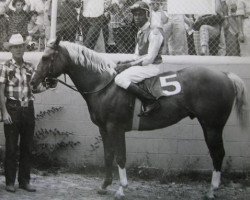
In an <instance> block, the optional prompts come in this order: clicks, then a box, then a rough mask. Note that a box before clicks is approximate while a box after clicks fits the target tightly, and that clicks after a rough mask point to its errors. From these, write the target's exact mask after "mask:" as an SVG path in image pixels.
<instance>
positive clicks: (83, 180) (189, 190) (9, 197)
mask: <svg viewBox="0 0 250 200" xmlns="http://www.w3.org/2000/svg"><path fill="white" fill-rule="evenodd" d="M101 182H102V178H100V177H99V175H98V176H97V175H82V174H71V173H59V174H56V175H55V174H42V173H40V174H39V173H38V174H32V180H31V183H32V184H33V185H35V186H36V188H37V192H36V193H29V192H26V191H24V190H21V189H17V191H16V193H14V194H12V193H9V192H7V191H5V184H4V176H3V175H1V176H0V199H1V200H47V199H48V200H111V199H114V194H115V191H116V189H118V187H119V183H118V180H117V179H115V180H114V182H113V184H112V186H111V187H110V188H109V192H108V194H107V195H104V196H102V195H99V194H97V189H98V187H99V186H100V184H101ZM16 187H17V186H16ZM208 188H209V182H207V181H185V182H183V183H181V182H178V183H175V182H169V183H167V184H160V182H159V181H152V180H151V181H144V180H141V179H138V178H137V179H129V187H128V188H127V189H126V191H125V195H126V199H127V200H201V199H204V194H205V192H206V191H207V189H208ZM216 195H217V197H216V199H220V200H234V199H236V200H250V186H246V185H244V184H242V183H240V182H238V183H237V182H235V181H234V182H233V181H231V182H229V183H227V184H222V186H221V188H220V189H219V190H218V191H217V193H216Z"/></svg>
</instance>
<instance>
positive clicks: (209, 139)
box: [203, 126, 225, 198]
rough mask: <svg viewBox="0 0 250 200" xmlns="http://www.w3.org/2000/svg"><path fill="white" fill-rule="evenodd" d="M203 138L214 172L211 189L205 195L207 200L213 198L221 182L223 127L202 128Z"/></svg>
mask: <svg viewBox="0 0 250 200" xmlns="http://www.w3.org/2000/svg"><path fill="white" fill-rule="evenodd" d="M203 131H204V136H205V141H206V143H207V146H208V149H209V152H210V156H211V158H212V161H213V166H214V171H213V174H212V181H211V187H210V190H209V192H208V193H207V197H208V198H214V190H216V189H218V187H219V185H220V180H221V167H222V162H223V158H224V156H225V150H224V145H223V139H222V131H223V127H204V126H203Z"/></svg>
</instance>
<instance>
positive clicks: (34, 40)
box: [28, 11, 45, 51]
mask: <svg viewBox="0 0 250 200" xmlns="http://www.w3.org/2000/svg"><path fill="white" fill-rule="evenodd" d="M37 16H38V13H37V12H36V11H31V13H30V21H29V23H28V32H29V41H30V45H29V46H28V47H30V49H29V50H30V51H31V50H35V48H38V50H39V51H40V50H41V47H42V48H44V46H45V44H44V38H45V30H44V26H40V25H38V24H37V23H36V22H37ZM32 45H33V46H34V49H33V48H31V47H32Z"/></svg>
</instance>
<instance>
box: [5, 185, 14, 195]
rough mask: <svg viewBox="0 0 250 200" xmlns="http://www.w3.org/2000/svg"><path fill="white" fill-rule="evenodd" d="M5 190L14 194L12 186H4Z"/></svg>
mask: <svg viewBox="0 0 250 200" xmlns="http://www.w3.org/2000/svg"><path fill="white" fill-rule="evenodd" d="M5 189H6V191H8V192H12V193H14V192H16V189H15V187H14V185H6V187H5Z"/></svg>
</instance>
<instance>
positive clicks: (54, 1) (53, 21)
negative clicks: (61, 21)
mask: <svg viewBox="0 0 250 200" xmlns="http://www.w3.org/2000/svg"><path fill="white" fill-rule="evenodd" d="M57 3H58V0H52V8H51V28H50V40H51V39H55V38H56V20H57Z"/></svg>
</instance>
